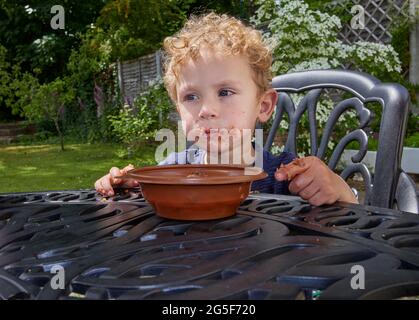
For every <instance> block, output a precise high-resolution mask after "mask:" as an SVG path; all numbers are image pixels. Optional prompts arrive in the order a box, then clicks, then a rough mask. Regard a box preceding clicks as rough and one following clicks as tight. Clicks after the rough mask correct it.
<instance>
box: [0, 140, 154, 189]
mask: <svg viewBox="0 0 419 320" xmlns="http://www.w3.org/2000/svg"><path fill="white" fill-rule="evenodd" d="M65 148H66V151H64V152H62V151H61V150H60V146H59V145H58V144H44V145H29V146H24V145H3V146H1V145H0V193H4V192H21V191H25V192H26V191H46V190H66V189H90V188H94V182H95V181H96V180H97V179H98V178H100V177H101V176H103V175H104V174H106V173H107V172H108V171H109V169H110V168H111V167H113V166H115V167H119V168H122V167H124V166H126V165H128V164H129V163H132V164H133V165H134V166H145V165H154V164H156V162H155V160H154V149H155V147H154V146H151V145H150V146H146V147H144V148H143V149H142V150H141V152H138V154H136V155H135V156H134V157H133V158H130V159H123V158H121V157H118V150H120V149H121V146H120V145H116V144H67V145H66V146H65Z"/></svg>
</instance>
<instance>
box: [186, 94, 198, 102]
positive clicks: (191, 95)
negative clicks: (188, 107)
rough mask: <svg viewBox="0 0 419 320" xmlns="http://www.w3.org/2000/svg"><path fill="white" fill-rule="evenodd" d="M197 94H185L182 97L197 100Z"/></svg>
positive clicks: (187, 99)
mask: <svg viewBox="0 0 419 320" xmlns="http://www.w3.org/2000/svg"><path fill="white" fill-rule="evenodd" d="M197 99H198V96H197V95H196V94H187V95H186V96H185V98H184V100H185V101H193V100H197Z"/></svg>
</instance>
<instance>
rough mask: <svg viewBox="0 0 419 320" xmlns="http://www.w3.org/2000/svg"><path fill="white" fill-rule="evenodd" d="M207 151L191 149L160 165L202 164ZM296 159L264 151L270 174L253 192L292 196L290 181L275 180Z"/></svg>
mask: <svg viewBox="0 0 419 320" xmlns="http://www.w3.org/2000/svg"><path fill="white" fill-rule="evenodd" d="M204 156H205V151H204V150H202V149H199V148H196V147H195V148H194V147H191V148H189V149H186V150H184V151H182V152H173V153H171V154H169V156H168V157H167V158H166V159H165V160H163V161H161V162H160V163H159V165H170V164H202V163H203V158H204ZM295 158H296V157H295V155H294V154H293V153H290V152H282V153H281V154H280V155H278V156H274V155H273V154H272V153H270V152H268V151H266V150H263V170H264V171H265V172H266V173H267V174H268V176H267V177H266V178H265V179H262V180H256V181H253V182H252V187H251V190H252V191H258V192H261V193H275V194H290V192H289V190H288V181H278V180H276V179H275V171H276V169H277V168H278V167H279V166H280V165H281V164H282V163H283V164H287V163H290V162H291V161H292V160H294V159H295Z"/></svg>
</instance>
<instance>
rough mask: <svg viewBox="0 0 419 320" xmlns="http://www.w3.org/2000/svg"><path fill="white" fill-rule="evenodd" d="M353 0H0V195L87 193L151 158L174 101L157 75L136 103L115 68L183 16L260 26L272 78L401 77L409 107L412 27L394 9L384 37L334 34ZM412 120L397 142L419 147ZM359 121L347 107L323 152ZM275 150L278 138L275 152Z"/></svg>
mask: <svg viewBox="0 0 419 320" xmlns="http://www.w3.org/2000/svg"><path fill="white" fill-rule="evenodd" d="M407 2H408V1H407ZM56 4H61V5H62V6H63V8H64V9H65V28H64V29H57V30H54V29H53V28H51V25H50V21H51V18H52V17H53V16H54V14H52V13H51V7H52V6H53V5H56ZM353 5H354V1H342V2H341V5H339V6H336V5H334V4H333V2H332V1H309V0H306V1H302V0H282V1H273V0H268V1H247V0H234V1H233V0H231V1H204V0H203V1H200V0H183V1H181V0H172V1H167V0H137V1H134V0H102V1H98V0H84V1H75V0H72V1H71V0H68V1H64V0H62V1H56V0H38V1H30V0H28V1H13V2H11V1H6V0H0V133H2V132H3V134H4V135H3V136H4V138H3V143H2V144H0V192H14V191H37V190H59V189H79V188H92V187H93V183H94V181H95V180H96V179H97V178H99V177H100V176H102V175H103V174H104V173H106V172H107V171H108V170H109V169H110V167H112V166H126V165H127V164H128V163H132V164H134V165H135V166H143V165H152V164H155V160H154V150H155V148H156V146H157V144H158V142H155V141H154V135H155V132H156V130H158V129H159V128H162V127H165V128H168V127H169V128H173V129H174V130H176V123H174V122H173V121H171V117H170V116H169V115H171V114H172V112H173V110H174V108H173V106H172V104H171V102H170V100H169V98H168V95H167V93H166V91H165V89H164V86H163V85H162V82H161V80H160V79H155V81H152V82H151V83H149V84H148V86H147V88H142V90H141V92H138V95H137V96H136V98H135V99H134V100H130V99H127V97H126V96H125V95H124V92H121V87H120V84H119V83H118V65H120V63H121V62H123V61H129V60H132V59H137V58H139V57H141V56H144V55H147V54H152V53H155V52H156V51H157V50H159V49H160V48H161V45H162V41H163V39H164V38H165V37H166V36H168V35H172V34H173V33H175V32H176V31H177V30H178V29H179V28H180V27H181V26H182V25H183V23H184V22H185V20H186V19H187V17H188V16H189V15H190V14H191V13H200V12H205V11H207V10H214V11H216V12H219V13H224V12H225V13H228V14H231V15H234V16H236V17H239V18H241V19H243V20H244V21H246V22H247V23H249V24H252V25H254V26H256V27H257V28H258V29H260V30H262V31H263V33H264V36H265V37H266V39H267V41H268V42H269V43H270V45H271V47H272V49H273V52H274V64H273V70H274V72H275V74H282V73H286V72H292V71H299V70H309V69H328V68H341V67H346V68H350V69H356V70H362V71H365V72H367V73H370V74H372V75H374V76H376V77H377V78H379V79H380V80H382V81H391V82H398V83H401V84H402V85H404V86H405V87H406V88H408V90H409V92H410V93H411V99H412V104H413V105H416V106H417V105H418V101H417V96H418V86H417V85H414V84H412V83H410V82H409V80H408V77H407V72H408V70H409V63H410V62H411V55H410V52H409V35H410V30H411V28H412V27H413V26H414V25H415V23H417V22H416V21H414V20H412V19H408V18H406V17H405V16H400V15H398V16H394V21H393V23H392V26H391V29H390V33H391V39H390V41H389V43H380V42H369V41H357V42H354V43H351V44H348V43H346V42H344V41H343V40H342V39H341V38H340V36H339V32H340V31H341V30H342V28H343V27H344V26H345V25H348V24H349V23H350V21H351V19H352V17H353V16H352V15H351V14H350V10H351V8H352V6H353ZM332 107H333V103H332V102H331V101H330V100H328V99H325V100H324V101H322V103H321V104H320V106H319V112H320V114H321V117H320V119H319V121H320V124H321V123H324V122H325V121H326V119H327V115H328V112H329V110H330V109H331V108H332ZM380 108H381V107H380V106H377V105H371V110H372V111H373V112H374V114H375V115H376V117H375V119H376V120H375V121H373V122H372V123H371V124H370V125H369V127H370V128H369V135H370V137H371V139H370V149H372V150H373V149H374V148H376V140H375V138H376V137H377V134H378V132H379V117H380ZM416 108H417V107H416ZM412 110H417V109H414V108H413V109H412ZM418 119H419V118H418V116H417V115H415V112H413V111H412V112H411V114H410V116H409V123H408V128H407V135H406V139H405V146H408V147H419V131H418V126H419V125H418ZM356 124H357V119H356V117H355V115H354V114H351V113H348V114H346V115H345V117H344V118H343V119H342V125H341V126H339V130H338V132H336V134H335V136H334V139H335V140H332V141H331V142H330V146H329V147H330V148H333V146H334V143H335V142H334V141H337V140H338V139H339V138H340V137H341V136H343V135H344V134H345V132H346V131H347V130H350V128H352V127H354V126H356ZM268 125H269V124H268ZM286 125H287V124H286V122H284V123H283V127H284V132H283V134H285V133H286ZM304 126H307V123H305V124H304V123H303V127H304ZM0 138H1V137H0ZM299 144H300V146H301V149H302V150H308V148H309V139H308V134H304V133H303V134H302V135H301V137H300V139H299ZM280 150H281V141H280V140H279V141H277V145H276V147H274V149H273V152H279V151H280Z"/></svg>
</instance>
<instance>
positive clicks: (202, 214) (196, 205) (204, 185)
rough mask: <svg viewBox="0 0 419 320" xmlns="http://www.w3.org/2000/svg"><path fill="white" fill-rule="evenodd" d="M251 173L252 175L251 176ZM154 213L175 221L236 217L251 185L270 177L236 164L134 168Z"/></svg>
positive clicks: (129, 174)
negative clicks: (255, 181) (253, 182)
mask: <svg viewBox="0 0 419 320" xmlns="http://www.w3.org/2000/svg"><path fill="white" fill-rule="evenodd" d="M249 173H250V174H249ZM127 177H129V178H133V179H136V180H138V181H139V183H140V185H141V191H142V194H143V196H144V198H145V199H146V200H147V201H148V202H149V203H150V204H151V205H152V206H153V208H154V210H155V212H156V213H157V214H158V215H159V216H161V217H165V218H169V219H176V220H209V219H219V218H224V217H228V216H231V215H234V214H235V212H236V210H237V208H238V207H239V206H240V203H241V202H242V201H243V200H244V199H246V198H247V196H248V195H249V192H250V186H251V182H252V181H254V180H259V179H263V178H265V177H267V174H266V173H265V172H264V171H263V170H262V169H260V168H246V174H245V168H244V167H241V166H235V165H206V164H202V165H199V164H188V165H166V166H152V167H142V168H136V169H132V170H130V171H128V172H127V174H126V175H125V176H124V178H127Z"/></svg>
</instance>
